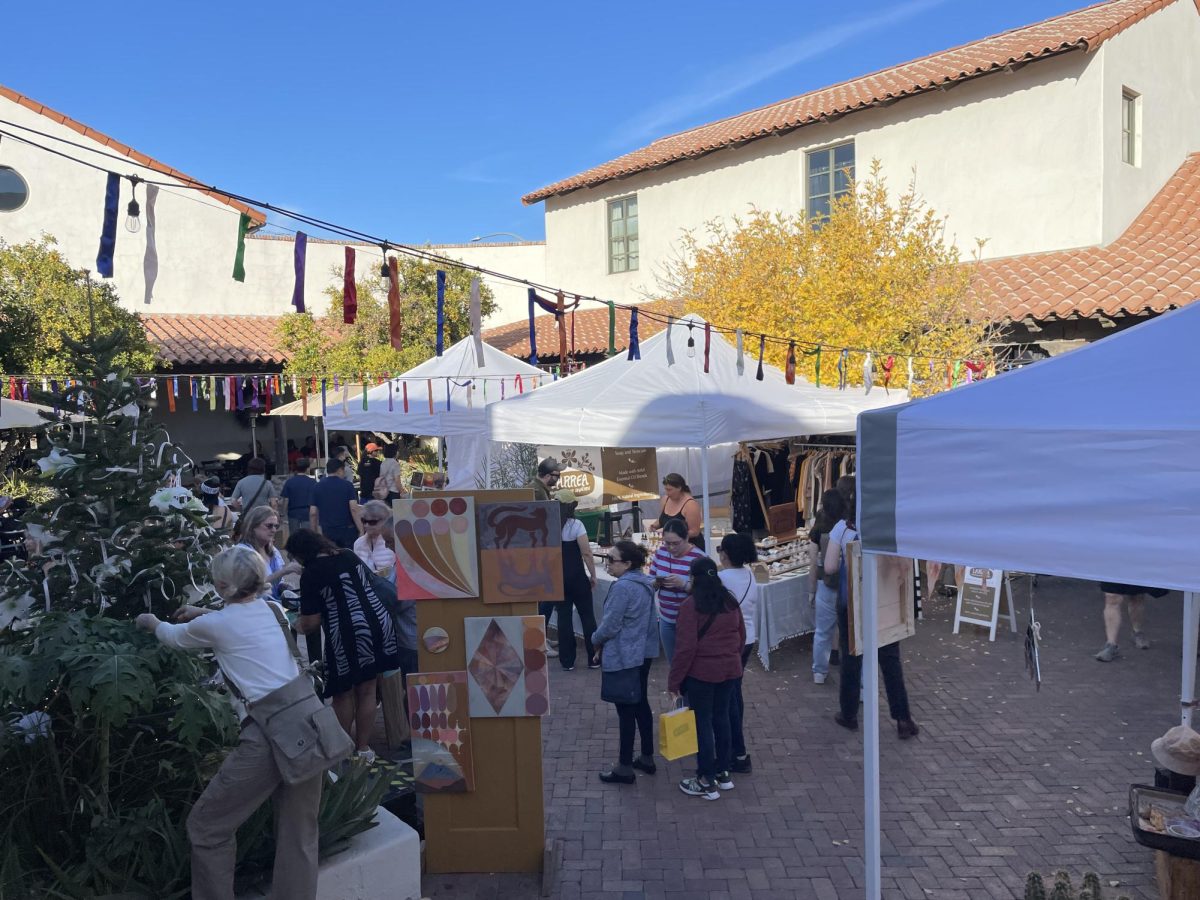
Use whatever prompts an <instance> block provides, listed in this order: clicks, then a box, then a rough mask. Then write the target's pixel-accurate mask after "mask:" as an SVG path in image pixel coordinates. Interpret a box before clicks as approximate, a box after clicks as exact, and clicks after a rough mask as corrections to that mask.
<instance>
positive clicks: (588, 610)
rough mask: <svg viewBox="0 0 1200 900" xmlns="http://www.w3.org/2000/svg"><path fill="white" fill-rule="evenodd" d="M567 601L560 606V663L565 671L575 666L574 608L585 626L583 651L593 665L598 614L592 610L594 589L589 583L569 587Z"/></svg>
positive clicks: (581, 623)
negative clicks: (593, 636) (594, 637)
mask: <svg viewBox="0 0 1200 900" xmlns="http://www.w3.org/2000/svg"><path fill="white" fill-rule="evenodd" d="M566 595H567V599H566V600H564V601H562V603H560V604H558V661H559V662H560V663H561V664H562V667H563V668H564V669H570V668H573V667H574V666H575V652H576V647H575V616H574V614H573V613H572V608H574V609H577V610H579V623H580V625H582V626H583V649H584V650H585V651H587V662H588V665H591V663H592V660H593V659H594V658H595V656H596V648H595V646H593V644H592V635H593V634H595V633H596V613H595V612H594V611H593V609H592V588H591V585H590V584H588V582H586V581H584V582H583V583H582V585H575V586H573V587H572V586H567V588H566Z"/></svg>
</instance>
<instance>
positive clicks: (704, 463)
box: [700, 444, 717, 559]
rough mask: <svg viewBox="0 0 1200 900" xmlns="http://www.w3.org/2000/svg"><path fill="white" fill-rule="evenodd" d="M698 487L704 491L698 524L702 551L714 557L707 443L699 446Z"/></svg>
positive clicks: (715, 551) (715, 552)
mask: <svg viewBox="0 0 1200 900" xmlns="http://www.w3.org/2000/svg"><path fill="white" fill-rule="evenodd" d="M700 489H701V490H702V491H704V505H703V509H704V524H703V525H701V526H700V534H702V535H703V536H704V548H705V550H704V552H705V553H707V554H708V555H709V556H711V557H712V558H713V559H716V558H717V556H716V554H717V550H716V548H715V547H714V546H713V542H712V518H711V510H710V509H709V502H708V444H705V445H704V446H703V447H701V448H700Z"/></svg>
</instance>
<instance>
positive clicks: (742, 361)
mask: <svg viewBox="0 0 1200 900" xmlns="http://www.w3.org/2000/svg"><path fill="white" fill-rule="evenodd" d="M735 335H736V337H737V373H738V377H741V376H742V375H745V374H746V354H745V351H744V349H743V347H742V341H743V339H744V338H745V335H743V334H742V329H740V328H739V329H738V330H737V331H736V332H735Z"/></svg>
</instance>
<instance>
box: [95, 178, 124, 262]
mask: <svg viewBox="0 0 1200 900" xmlns="http://www.w3.org/2000/svg"><path fill="white" fill-rule="evenodd" d="M120 199H121V176H120V175H117V174H116V173H115V172H109V173H108V184H107V185H106V186H105V188H104V226H103V228H101V230H100V251H99V252H98V253H97V254H96V271H97V272H99V273H100V277H101V278H112V277H113V255H114V254H115V253H116V252H117V201H118V200H120Z"/></svg>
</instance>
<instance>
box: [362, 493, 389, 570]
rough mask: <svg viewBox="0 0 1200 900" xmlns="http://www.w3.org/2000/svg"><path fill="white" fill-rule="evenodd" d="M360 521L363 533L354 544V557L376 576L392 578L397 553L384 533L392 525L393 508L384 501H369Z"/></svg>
mask: <svg viewBox="0 0 1200 900" xmlns="http://www.w3.org/2000/svg"><path fill="white" fill-rule="evenodd" d="M359 521H360V522H362V524H363V533H362V534H361V535H360V536H359V538H358V540H356V541H355V542H354V555H355V556H357V557H358V558H359V559H361V560H362V561H363V565H365V566H366V567H367V568H368V569H370V570H371V571H372V572H374V573H375V574H376V575H379V576H381V577H383V578H390V577H391V575H392V571H393V569H395V568H396V552H395V551H394V550H392V548H391V547H389V546H388V544H387V540H386V539H385V538H384V535H383V532H384V530H385V529H386V528H388V527H390V525H391V521H392V509H391V507H390V506H388V505H387V504H386V503H384V502H383V501H382V500H369V501H368V502H366V503H364V504H363V507H362V512H360V513H359Z"/></svg>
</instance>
